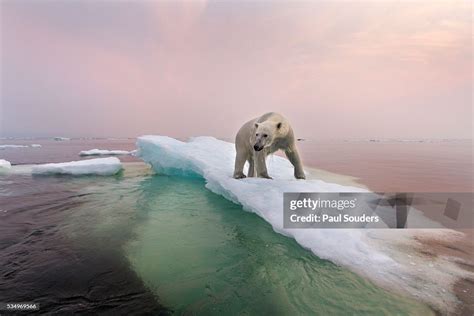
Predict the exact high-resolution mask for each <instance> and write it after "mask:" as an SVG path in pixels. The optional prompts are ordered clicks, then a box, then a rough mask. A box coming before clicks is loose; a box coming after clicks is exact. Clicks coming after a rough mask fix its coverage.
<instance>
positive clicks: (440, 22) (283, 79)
mask: <svg viewBox="0 0 474 316" xmlns="http://www.w3.org/2000/svg"><path fill="white" fill-rule="evenodd" d="M0 5H1V20H2V24H1V37H2V38H1V40H2V41H1V76H2V77H1V79H2V82H1V105H0V133H1V135H3V136H56V135H61V136H72V137H74V136H117V137H118V136H120V137H122V136H137V135H141V134H149V133H153V134H163V135H170V136H178V137H183V136H192V135H213V136H217V137H232V136H233V135H234V134H235V132H236V131H237V129H238V128H239V127H240V125H241V124H242V123H243V122H245V121H246V120H248V119H250V118H253V117H256V116H259V115H261V114H263V113H265V112H268V111H277V112H280V113H282V114H283V115H285V116H287V117H288V118H289V119H290V121H291V123H292V125H293V126H294V128H295V130H296V132H297V136H298V137H305V138H366V137H386V138H391V137H395V138H397V137H400V138H419V137H422V138H471V137H472V88H473V86H472V4H471V2H470V1H400V2H399V1H397V2H394V1H393V2H392V1H331V2H330V1H305V2H289V1H288V2H287V1H255V2H251V1H246V2H242V1H240V2H239V1H228V2H213V1H185V2H176V1H173V2H171V1H169V2H166V1H136V2H132V1H72V2H68V1H65V0H64V1H63V0H58V1H35V2H33V1H28V0H27V1H13V0H6V1H1V2H0Z"/></svg>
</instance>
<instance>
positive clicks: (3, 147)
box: [0, 144, 41, 150]
mask: <svg viewBox="0 0 474 316" xmlns="http://www.w3.org/2000/svg"><path fill="white" fill-rule="evenodd" d="M28 147H32V148H39V147H41V145H40V144H32V145H29V146H28V145H0V150H2V149H9V148H28Z"/></svg>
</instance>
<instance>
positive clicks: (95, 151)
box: [79, 149, 131, 156]
mask: <svg viewBox="0 0 474 316" xmlns="http://www.w3.org/2000/svg"><path fill="white" fill-rule="evenodd" d="M130 154H131V152H130V151H126V150H106V149H91V150H84V151H81V152H80V153H79V156H106V155H110V156H112V155H114V156H117V155H130Z"/></svg>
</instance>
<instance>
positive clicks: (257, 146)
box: [253, 144, 263, 151]
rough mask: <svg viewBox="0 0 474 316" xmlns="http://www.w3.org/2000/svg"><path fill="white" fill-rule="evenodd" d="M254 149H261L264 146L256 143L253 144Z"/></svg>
mask: <svg viewBox="0 0 474 316" xmlns="http://www.w3.org/2000/svg"><path fill="white" fill-rule="evenodd" d="M253 149H255V151H260V150H262V149H263V146H259V145H257V144H255V145H254V146H253Z"/></svg>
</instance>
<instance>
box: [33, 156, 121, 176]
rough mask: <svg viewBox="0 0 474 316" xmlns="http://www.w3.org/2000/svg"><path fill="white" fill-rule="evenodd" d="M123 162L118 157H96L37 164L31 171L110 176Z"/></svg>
mask: <svg viewBox="0 0 474 316" xmlns="http://www.w3.org/2000/svg"><path fill="white" fill-rule="evenodd" d="M121 169H122V163H121V162H120V160H119V159H118V158H116V157H109V158H96V159H89V160H81V161H71V162H62V163H48V164H44V165H35V166H33V167H32V169H31V172H32V173H33V174H36V175H48V174H68V175H100V176H108V175H114V174H116V173H118V172H119V171H120V170H121Z"/></svg>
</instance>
